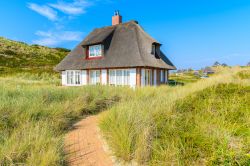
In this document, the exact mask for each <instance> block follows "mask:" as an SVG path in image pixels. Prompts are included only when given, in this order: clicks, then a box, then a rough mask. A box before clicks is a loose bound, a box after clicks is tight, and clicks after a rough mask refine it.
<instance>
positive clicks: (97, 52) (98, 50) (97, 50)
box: [89, 44, 102, 58]
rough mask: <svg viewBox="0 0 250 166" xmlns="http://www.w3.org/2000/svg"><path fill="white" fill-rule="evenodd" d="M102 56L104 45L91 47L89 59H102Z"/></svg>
mask: <svg viewBox="0 0 250 166" xmlns="http://www.w3.org/2000/svg"><path fill="white" fill-rule="evenodd" d="M101 56H102V45H101V44H99V45H93V46H89V58H95V57H101Z"/></svg>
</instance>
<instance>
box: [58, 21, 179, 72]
mask: <svg viewBox="0 0 250 166" xmlns="http://www.w3.org/2000/svg"><path fill="white" fill-rule="evenodd" d="M97 43H102V44H103V45H104V56H103V58H101V59H95V60H87V59H86V45H92V44H97ZM153 43H158V44H159V42H157V41H156V40H155V39H153V38H152V37H150V36H149V35H148V34H147V33H146V32H145V31H144V30H143V29H142V28H141V27H140V25H138V24H137V23H136V22H135V21H130V22H127V23H123V24H119V25H115V26H109V27H104V28H100V29H95V30H94V31H93V32H92V33H90V34H89V35H88V36H87V37H86V39H85V40H83V41H82V42H81V43H80V44H79V45H78V46H76V48H75V49H73V50H72V51H71V52H70V53H69V54H68V56H66V57H65V58H64V59H63V60H62V61H61V62H60V63H59V64H58V65H57V66H56V67H55V70H57V71H63V70H82V69H100V68H116V67H117V68H118V67H155V68H163V69H170V70H173V69H176V68H175V66H174V65H173V64H172V63H171V61H170V60H169V59H168V58H167V57H166V56H165V55H164V54H163V52H162V51H160V50H159V51H158V52H157V56H155V55H152V53H151V51H152V50H151V49H152V44H153ZM159 45H160V44H159Z"/></svg>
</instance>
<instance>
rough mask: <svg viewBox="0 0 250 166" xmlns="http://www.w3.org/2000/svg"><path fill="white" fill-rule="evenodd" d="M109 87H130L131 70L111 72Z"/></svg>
mask: <svg viewBox="0 0 250 166" xmlns="http://www.w3.org/2000/svg"><path fill="white" fill-rule="evenodd" d="M109 85H115V86H130V69H111V70H109Z"/></svg>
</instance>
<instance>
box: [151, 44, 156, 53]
mask: <svg viewBox="0 0 250 166" xmlns="http://www.w3.org/2000/svg"><path fill="white" fill-rule="evenodd" d="M155 52H156V47H155V45H154V44H152V54H153V55H155Z"/></svg>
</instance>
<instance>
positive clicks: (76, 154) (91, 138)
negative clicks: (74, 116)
mask: <svg viewBox="0 0 250 166" xmlns="http://www.w3.org/2000/svg"><path fill="white" fill-rule="evenodd" d="M65 153H66V159H67V164H68V165H69V166H112V165H113V164H112V160H111V157H110V156H109V155H108V154H107V153H106V152H105V151H104V149H103V142H102V140H101V139H100V133H99V130H98V127H97V116H89V117H87V118H85V119H83V120H81V121H80V122H78V123H76V124H75V125H74V126H73V129H72V130H71V131H70V132H69V133H68V134H67V135H66V137H65Z"/></svg>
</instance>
